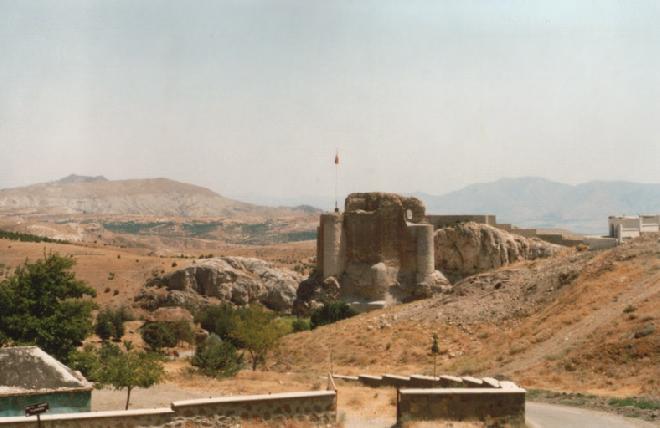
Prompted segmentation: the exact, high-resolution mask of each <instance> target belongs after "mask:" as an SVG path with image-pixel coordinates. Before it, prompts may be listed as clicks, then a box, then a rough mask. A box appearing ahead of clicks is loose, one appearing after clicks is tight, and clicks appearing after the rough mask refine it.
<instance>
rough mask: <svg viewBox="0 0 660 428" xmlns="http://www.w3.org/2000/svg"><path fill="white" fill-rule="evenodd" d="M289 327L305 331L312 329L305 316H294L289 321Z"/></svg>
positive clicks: (296, 330)
mask: <svg viewBox="0 0 660 428" xmlns="http://www.w3.org/2000/svg"><path fill="white" fill-rule="evenodd" d="M291 328H292V329H293V331H294V332H298V331H307V330H311V329H312V325H311V323H310V322H309V320H308V319H306V318H296V319H295V320H293V322H292V323H291Z"/></svg>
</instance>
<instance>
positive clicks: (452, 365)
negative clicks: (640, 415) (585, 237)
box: [274, 234, 660, 397]
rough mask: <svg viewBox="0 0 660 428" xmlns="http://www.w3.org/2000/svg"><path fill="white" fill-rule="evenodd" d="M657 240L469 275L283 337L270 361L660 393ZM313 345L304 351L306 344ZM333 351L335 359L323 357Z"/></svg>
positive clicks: (291, 366)
mask: <svg viewBox="0 0 660 428" xmlns="http://www.w3.org/2000/svg"><path fill="white" fill-rule="evenodd" d="M659 255H660V236H659V235H658V234H654V235H647V236H644V237H642V238H639V239H636V240H634V241H632V242H629V243H626V244H624V245H621V246H619V247H617V248H614V249H611V250H605V251H601V252H569V253H565V254H564V253H560V254H558V255H555V256H553V257H549V258H545V259H539V260H533V261H522V262H518V263H514V264H511V265H508V266H505V267H502V268H500V269H497V270H494V271H490V272H485V273H481V274H478V275H475V276H470V277H467V278H465V279H463V280H462V281H459V282H458V283H456V284H454V289H453V292H452V293H451V294H450V295H440V296H436V297H435V298H431V299H426V300H420V301H416V302H412V303H407V304H403V305H399V306H394V307H391V308H386V309H383V310H378V311H374V312H370V313H366V314H362V315H358V316H356V317H353V318H350V319H348V320H344V321H341V322H339V323H335V324H332V325H329V326H324V327H320V328H318V329H316V330H313V331H311V332H304V333H298V334H294V335H291V336H288V337H286V338H285V339H284V340H283V343H282V346H281V348H280V354H279V360H278V362H277V364H275V365H274V367H276V368H279V369H281V370H301V369H307V370H309V369H315V370H318V371H323V370H327V367H328V364H330V359H332V364H333V366H334V370H335V372H336V373H342V374H358V373H398V374H406V373H408V374H412V373H423V374H430V373H432V368H433V357H432V356H431V354H430V352H429V350H430V346H431V335H432V333H434V332H435V333H437V334H438V335H439V336H440V348H441V357H440V358H439V359H438V366H439V368H438V371H439V372H440V373H449V374H459V375H467V374H474V375H480V376H485V375H490V376H498V377H504V378H510V379H512V380H514V381H516V382H518V383H520V384H522V385H524V386H526V387H535V388H545V389H552V390H559V391H579V392H592V393H604V394H621V395H630V394H636V395H648V396H656V397H657V396H658V395H659V394H660V384H659V383H658V381H657V379H659V378H660V364H659V362H660V332H659V331H658V319H660V318H659V317H660V312H659V309H658V308H660V258H659V257H658V256H659ZM310 349H313V350H314V352H313V353H310V352H309V350H310ZM331 354H332V357H331V356H330V355H331Z"/></svg>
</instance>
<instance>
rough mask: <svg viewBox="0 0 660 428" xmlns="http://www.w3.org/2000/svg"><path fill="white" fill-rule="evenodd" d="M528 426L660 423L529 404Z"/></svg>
mask: <svg viewBox="0 0 660 428" xmlns="http://www.w3.org/2000/svg"><path fill="white" fill-rule="evenodd" d="M525 414H526V418H527V425H528V426H529V427H530V428H647V427H648V428H658V427H660V423H651V422H646V421H643V420H641V419H635V418H624V417H622V416H618V415H613V414H611V413H604V412H596V411H593V410H587V409H581V408H578V407H567V406H557V405H554V404H546V403H532V402H529V401H528V402H527V404H526V406H525Z"/></svg>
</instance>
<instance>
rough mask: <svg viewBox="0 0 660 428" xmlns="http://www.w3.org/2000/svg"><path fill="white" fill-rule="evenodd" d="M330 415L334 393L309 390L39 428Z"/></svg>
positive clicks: (315, 420)
mask: <svg viewBox="0 0 660 428" xmlns="http://www.w3.org/2000/svg"><path fill="white" fill-rule="evenodd" d="M336 415H337V395H336V392H335V391H311V392H289V393H279V394H269V395H252V396H233V397H218V398H209V399H201V400H189V401H177V402H174V403H172V405H171V408H160V409H139V410H128V411H115V412H83V413H66V414H59V415H49V414H45V415H43V416H42V418H41V420H42V426H43V428H55V427H57V428H114V427H122V428H142V427H162V428H174V427H179V426H185V427H187V428H193V427H209V426H214V427H235V426H237V424H239V423H240V422H241V421H248V420H249V421H254V422H265V423H266V424H271V423H272V424H273V425H278V426H279V425H282V423H283V422H284V421H287V420H295V421H300V422H303V423H307V424H308V425H310V426H326V425H328V424H330V425H332V424H334V423H335V421H336ZM35 421H36V417H29V418H26V417H8V418H0V427H1V428H9V427H16V428H27V427H34V426H35Z"/></svg>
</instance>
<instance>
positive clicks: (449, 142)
mask: <svg viewBox="0 0 660 428" xmlns="http://www.w3.org/2000/svg"><path fill="white" fill-rule="evenodd" d="M658 22H660V2H657V1H654V0H649V1H644V0H638V1H608V0H601V1H587V0H584V1H579V2H575V1H541V2H537V1H530V0H522V1H492V0H484V1H470V0H467V1H466V0H457V1H438V0H429V1H415V0H413V1H409V0H406V1H387V0H360V1H344V0H333V1H327V0H261V1H257V0H240V1H222V0H213V1H205V0H196V1H194V2H184V1H165V0H162V1H154V0H141V1H135V0H113V1H105V0H99V1H94V0H85V1H70V0H52V1H31V0H14V1H9V0H0V160H1V164H2V167H1V168H0V187H15V186H21V185H26V184H30V183H35V182H44V181H50V180H54V179H57V178H60V177H63V176H65V175H68V174H70V173H77V174H84V175H104V176H106V177H108V178H110V179H124V178H146V177H168V178H171V179H175V180H179V181H184V182H189V183H194V184H198V185H202V186H205V187H209V188H211V189H213V190H215V191H217V192H219V193H221V194H223V195H225V196H231V197H240V198H242V199H247V200H252V201H255V202H260V201H265V200H269V199H270V200H285V199H288V200H294V199H297V198H298V199H304V198H317V199H318V198H326V199H328V200H330V201H331V200H332V199H333V197H334V186H335V170H334V164H333V158H334V154H335V150H336V149H338V150H339V154H340V167H339V180H338V181H339V192H340V193H341V194H343V193H346V192H353V191H393V192H417V191H421V192H426V193H431V194H442V193H445V192H448V191H451V190H455V189H458V188H461V187H463V186H465V185H468V184H471V183H475V182H487V181H493V180H497V179H499V178H501V177H518V176H541V177H545V178H548V179H552V180H556V181H561V182H567V183H579V182H585V181H590V180H627V181H639V182H660V167H659V165H660V102H659V100H660V25H658Z"/></svg>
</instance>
